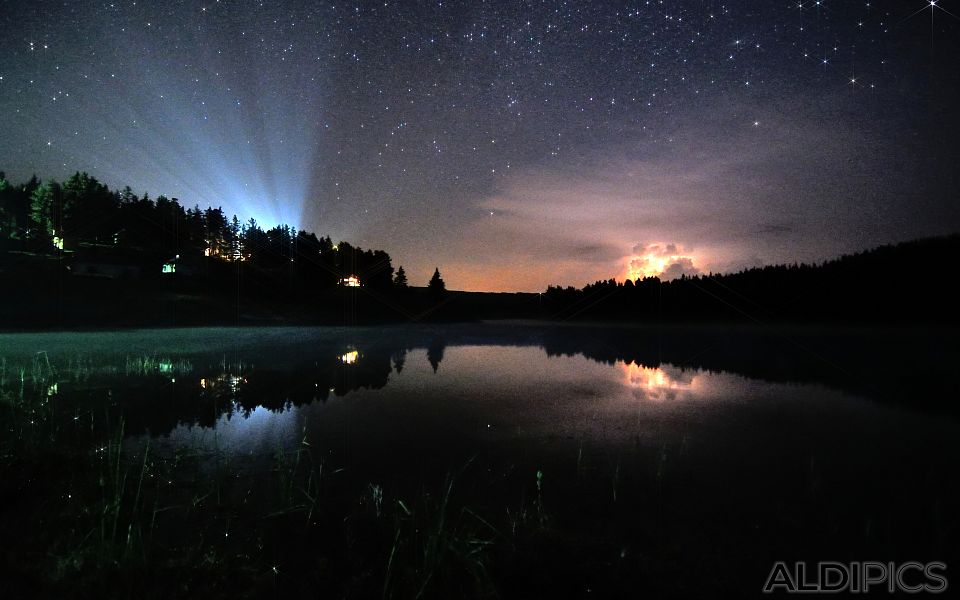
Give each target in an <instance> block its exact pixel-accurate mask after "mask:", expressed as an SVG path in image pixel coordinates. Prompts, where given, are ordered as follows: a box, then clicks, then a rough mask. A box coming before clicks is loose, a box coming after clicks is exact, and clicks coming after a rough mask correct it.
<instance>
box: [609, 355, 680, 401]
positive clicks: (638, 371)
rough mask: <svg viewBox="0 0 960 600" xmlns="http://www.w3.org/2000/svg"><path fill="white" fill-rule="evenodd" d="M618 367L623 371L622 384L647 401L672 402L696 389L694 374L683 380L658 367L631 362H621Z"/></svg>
mask: <svg viewBox="0 0 960 600" xmlns="http://www.w3.org/2000/svg"><path fill="white" fill-rule="evenodd" d="M618 366H619V367H620V369H621V370H622V371H623V374H624V384H625V385H626V386H627V387H629V388H631V389H634V390H637V391H639V392H642V395H643V397H644V398H645V399H647V400H653V401H656V402H662V401H664V400H673V399H675V398H676V397H677V395H678V394H680V393H683V392H692V391H694V390H695V389H696V388H697V387H698V377H697V375H694V374H690V375H689V378H688V379H686V380H683V379H680V378H677V377H675V376H671V374H670V373H668V372H667V371H665V370H664V369H662V368H659V367H646V366H644V365H641V364H637V363H633V362H631V363H625V362H621V363H619V365H618Z"/></svg>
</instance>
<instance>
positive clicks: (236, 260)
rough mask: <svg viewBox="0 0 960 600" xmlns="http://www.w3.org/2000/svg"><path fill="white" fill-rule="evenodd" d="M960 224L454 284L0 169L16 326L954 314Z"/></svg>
mask: <svg viewBox="0 0 960 600" xmlns="http://www.w3.org/2000/svg"><path fill="white" fill-rule="evenodd" d="M958 258H960V236H958V235H951V236H945V237H936V238H928V239H923V240H916V241H912V242H906V243H901V244H898V245H896V246H883V247H880V248H876V249H873V250H869V251H865V252H861V253H858V254H854V255H850V256H843V257H840V258H837V259H835V260H830V261H827V262H824V263H821V264H793V265H775V266H765V267H757V268H751V269H746V270H744V271H741V272H738V273H732V274H712V273H711V274H700V275H694V276H686V275H684V276H681V277H680V278H679V279H674V280H671V281H663V280H661V279H659V278H657V277H647V278H643V279H637V280H635V281H634V280H626V281H616V280H615V279H609V280H605V281H597V282H595V283H592V284H589V285H586V286H585V287H583V288H580V289H577V288H574V287H565V288H564V287H559V286H551V287H549V288H548V289H547V290H546V291H545V292H544V293H542V294H531V293H482V292H458V291H449V290H447V287H446V284H445V282H444V280H443V278H442V276H441V273H440V269H439V268H437V269H436V270H435V271H434V273H433V276H432V277H431V278H430V280H429V282H424V284H425V285H424V286H422V287H421V286H415V285H411V284H410V282H409V281H408V279H407V274H406V272H405V271H404V269H403V267H402V266H401V267H399V269H397V270H396V271H395V270H394V266H393V263H392V259H391V257H390V255H389V254H388V253H387V252H386V251H384V250H371V249H363V248H360V247H358V246H354V245H352V244H350V243H349V242H346V241H341V242H339V243H334V242H333V240H331V238H330V237H329V236H319V235H317V234H315V233H313V232H310V231H306V230H298V229H296V228H295V227H291V226H289V225H286V224H277V225H274V226H272V227H270V228H268V229H264V226H263V225H261V224H260V223H257V222H256V221H255V220H254V219H252V218H250V219H247V220H246V221H242V220H241V219H240V218H238V217H237V216H236V215H234V216H232V217H228V216H227V214H226V213H225V212H224V211H223V210H222V208H220V207H217V208H214V207H207V208H206V209H201V208H200V207H199V205H195V206H194V207H193V208H185V207H184V206H183V205H182V204H181V203H180V201H179V200H178V199H176V198H167V197H166V196H157V197H156V198H155V199H154V198H151V197H150V196H149V195H148V194H146V193H145V194H143V195H142V196H138V195H137V194H135V193H134V192H133V191H132V190H131V189H130V188H129V187H126V188H124V189H122V190H111V189H109V188H108V187H107V186H106V185H104V184H103V183H101V182H99V181H97V179H95V178H94V177H91V176H90V175H88V174H87V173H80V172H77V173H75V174H74V175H72V176H71V177H69V178H68V179H67V180H66V181H64V182H62V183H59V182H56V181H46V182H44V181H41V180H40V179H38V178H37V177H36V176H34V177H33V178H31V179H30V180H29V181H27V182H26V183H21V184H18V185H14V184H12V183H10V182H9V181H7V179H6V177H5V176H4V175H3V173H0V282H2V284H3V289H4V290H6V291H7V293H6V294H5V295H4V299H3V300H2V301H0V303H2V308H3V309H4V314H5V315H6V318H5V319H4V320H3V322H0V327H3V328H7V329H11V328H14V329H23V328H27V329H29V328H56V327H102V326H110V327H115V326H120V327H123V326H146V325H151V326H179V325H205V324H275V323H317V324H320V323H338V324H354V323H374V322H410V321H422V320H433V321H458V320H477V319H493V318H522V319H531V318H533V319H548V320H561V321H569V320H599V321H640V322H677V321H680V322H693V321H723V322H753V323H766V322H779V321H794V322H808V321H810V322H812V321H819V322H836V321H844V322H848V321H856V322H873V323H877V322H880V323H887V322H955V320H956V315H955V311H954V310H953V300H952V297H953V296H952V293H951V291H950V289H951V285H952V281H951V278H950V277H949V273H951V272H952V271H953V270H954V269H955V268H956V265H957V260H958Z"/></svg>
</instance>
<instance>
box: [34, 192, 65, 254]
mask: <svg viewBox="0 0 960 600" xmlns="http://www.w3.org/2000/svg"><path fill="white" fill-rule="evenodd" d="M55 186H56V183H53V182H51V183H48V184H45V185H41V186H39V187H38V188H37V189H35V190H34V191H33V194H31V196H30V232H31V236H32V237H33V238H34V239H37V240H43V241H48V240H50V238H51V237H52V236H53V221H54V195H55V192H56V191H59V189H58V188H56V189H55Z"/></svg>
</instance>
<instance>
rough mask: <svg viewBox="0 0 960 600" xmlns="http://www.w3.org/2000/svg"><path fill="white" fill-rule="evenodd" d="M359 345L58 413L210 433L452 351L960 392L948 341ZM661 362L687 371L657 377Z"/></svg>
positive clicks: (683, 378) (938, 397)
mask: <svg viewBox="0 0 960 600" xmlns="http://www.w3.org/2000/svg"><path fill="white" fill-rule="evenodd" d="M355 342H356V345H355V346H348V345H340V344H334V343H332V342H324V343H321V344H316V343H314V344H311V345H310V346H309V347H307V348H306V349H305V348H304V346H302V345H297V344H290V345H284V344H280V345H277V346H276V347H274V346H255V347H254V348H255V350H253V351H252V352H251V354H248V355H246V356H243V357H242V358H243V360H244V362H245V363H246V362H247V361H251V360H254V359H257V360H258V361H260V362H254V363H253V366H250V365H249V364H244V366H239V365H235V366H231V365H229V364H225V363H222V362H221V359H222V356H217V357H214V356H194V355H191V356H189V357H188V358H189V361H188V363H184V364H189V365H191V370H190V371H189V373H186V372H184V373H181V372H178V373H177V374H176V377H175V378H174V377H171V376H170V374H168V373H161V372H160V369H159V367H158V369H157V370H155V371H148V372H141V371H137V370H133V371H130V372H129V373H126V374H124V373H125V371H124V370H123V369H120V370H119V372H118V371H117V370H116V369H114V370H113V371H112V372H111V371H109V369H107V370H103V371H102V372H97V373H91V374H90V376H89V377H86V378H84V379H83V380H82V381H68V380H61V381H60V382H59V390H58V391H59V395H58V403H57V405H58V410H59V411H61V413H62V414H65V415H66V414H73V412H74V411H75V410H76V411H81V412H82V411H88V412H89V411H91V410H96V411H101V412H102V411H103V410H104V407H106V410H108V411H109V412H110V414H111V415H117V414H118V413H121V412H122V414H123V416H124V419H125V423H126V430H127V431H128V432H129V433H140V432H151V433H153V434H155V435H157V434H165V433H167V432H169V431H171V430H172V429H174V428H175V427H176V426H177V425H179V424H198V425H204V426H213V425H214V424H215V423H216V422H217V420H218V419H219V418H220V417H221V416H227V417H232V416H233V415H237V416H243V415H246V414H249V413H251V412H252V411H253V410H254V409H255V408H256V407H258V406H263V407H264V408H267V409H269V410H272V411H281V410H284V409H286V408H288V407H291V406H300V405H304V404H308V403H311V402H317V401H320V402H325V401H326V400H327V399H329V397H330V396H331V395H335V396H345V395H347V394H349V393H350V392H351V391H354V390H358V389H364V388H366V389H380V388H382V387H384V386H386V385H387V383H388V381H389V378H390V375H391V373H392V372H393V371H394V370H395V371H396V372H397V373H400V372H401V371H402V370H403V369H404V366H405V363H406V356H407V353H408V352H409V351H411V350H414V349H426V355H427V360H428V361H429V363H430V365H431V367H432V368H433V369H434V371H436V370H438V368H439V365H440V362H441V361H442V360H443V358H444V353H445V349H446V347H447V346H448V345H452V346H456V345H464V344H469V345H477V344H480V345H498V346H511V345H512V346H527V347H529V346H540V347H542V348H543V349H544V350H545V351H546V353H547V355H548V356H558V355H577V354H580V355H583V356H585V357H587V358H589V359H591V360H594V361H598V362H601V363H604V364H608V365H611V366H612V365H617V364H620V365H621V367H622V366H623V364H624V363H625V364H627V365H630V364H634V365H642V366H643V367H644V368H649V369H653V370H656V369H664V371H663V373H664V376H665V377H668V379H669V381H670V382H671V385H670V386H666V387H667V388H670V387H671V386H672V387H673V388H677V387H682V386H683V385H687V384H688V383H690V384H692V380H691V379H689V377H692V375H691V374H692V373H695V372H696V371H697V370H709V371H726V372H731V373H736V374H740V375H744V376H747V377H751V378H757V379H764V380H767V381H774V382H798V383H821V384H825V385H829V386H832V387H835V388H838V389H842V390H845V391H849V392H853V393H858V394H861V395H865V396H869V397H879V398H887V397H889V398H891V399H894V400H900V401H904V402H910V403H925V404H927V405H934V404H936V403H938V402H940V403H947V402H949V400H950V399H952V398H955V397H956V396H957V394H958V393H960V389H958V387H957V386H958V383H957V382H958V381H960V380H958V379H957V378H956V377H954V376H952V369H953V367H952V365H953V364H955V363H956V360H957V350H956V345H955V344H954V343H953V342H952V339H949V336H947V335H943V336H941V337H935V336H930V337H926V338H921V337H918V336H916V335H913V337H910V336H909V335H907V334H903V335H900V334H896V335H895V334H888V333H884V334H883V335H880V334H877V335H875V336H866V335H856V336H854V335H850V334H843V333H837V332H800V331H799V330H794V331H792V332H786V333H785V332H782V331H779V330H760V329H756V328H755V329H743V328H739V329H737V328H721V327H714V328H689V329H684V328H665V329H657V328H615V327H587V326H571V327H555V328H549V329H544V328H542V327H522V326H519V327H518V326H515V325H510V326H502V327H501V326H497V325H484V326H480V327H462V328H455V327H451V328H447V329H445V330H444V331H443V336H442V337H441V336H440V335H438V332H437V330H436V329H434V328H423V329H411V330H409V331H406V330H400V331H396V332H391V335H389V336H383V335H381V334H380V333H379V332H377V335H376V336H373V335H370V336H369V338H367V339H365V338H363V337H362V336H359V337H358V339H356V340H355ZM353 350H357V354H356V357H355V359H351V360H350V361H344V360H343V357H344V355H345V354H348V353H350V352H352V351H353ZM253 352H256V354H254V353H253ZM121 364H122V363H121ZM668 364H669V365H677V366H678V367H679V368H681V369H685V370H686V372H682V371H679V370H678V371H676V372H674V371H668V370H665V369H666V365H668ZM205 365H206V366H205ZM476 367H477V368H481V367H482V365H477V366H476ZM638 368H639V367H638ZM495 375H496V374H494V376H495ZM633 375H635V376H636V378H637V381H639V382H642V381H648V380H644V379H643V377H644V375H645V373H644V372H639V373H633ZM659 376H660V375H656V376H655V377H659ZM651 377H654V376H653V375H651ZM172 379H175V380H176V381H171V380H172ZM648 379H649V378H648ZM650 381H653V380H650ZM663 387H664V386H661V388H663ZM73 404H76V406H73ZM91 406H94V408H91ZM953 410H956V409H953Z"/></svg>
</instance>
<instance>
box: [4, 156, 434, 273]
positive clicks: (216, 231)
mask: <svg viewBox="0 0 960 600" xmlns="http://www.w3.org/2000/svg"><path fill="white" fill-rule="evenodd" d="M0 250H6V251H10V250H19V251H24V252H30V253H36V254H52V253H55V252H58V251H68V252H71V253H75V254H76V255H84V254H96V255H98V256H101V257H102V256H105V255H107V254H113V255H117V254H125V255H126V256H128V257H140V258H143V259H145V260H148V259H149V260H154V262H155V261H156V259H158V258H160V259H164V260H166V259H170V258H174V257H176V258H177V259H178V260H180V261H182V262H183V263H185V264H189V263H190V262H192V261H193V262H195V261H198V260H201V259H208V260H207V262H208V263H213V264H215V265H219V266H221V267H222V266H223V265H228V264H231V263H240V262H242V263H245V264H246V265H249V266H250V267H252V268H254V269H260V270H278V269H283V270H285V271H292V273H291V275H290V276H291V277H292V278H293V279H295V280H297V281H300V282H302V283H303V285H306V286H308V287H321V288H322V287H330V286H334V285H336V284H338V283H340V282H342V281H343V278H345V277H349V276H356V277H358V278H359V281H360V284H361V285H363V286H364V287H368V288H370V289H371V290H388V289H394V288H401V289H402V288H406V287H407V286H408V281H407V275H406V272H405V271H404V269H403V267H402V266H401V267H400V268H399V269H397V270H396V271H394V268H393V264H392V261H391V258H390V255H389V254H388V253H387V252H386V251H384V250H370V249H366V250H365V249H363V248H360V247H358V246H353V245H351V244H350V243H349V242H343V241H341V242H339V243H334V242H333V241H332V240H331V239H330V237H329V236H318V235H316V234H315V233H313V232H310V231H307V230H304V229H297V228H295V227H292V226H289V225H286V224H278V225H275V226H273V227H271V228H268V229H265V228H264V227H263V226H262V225H261V224H260V223H258V222H257V221H256V220H255V219H253V218H250V219H248V220H246V221H241V220H240V219H239V218H238V217H237V216H236V215H233V216H231V217H228V216H227V214H226V213H225V212H224V211H223V209H222V208H221V207H217V208H213V207H207V208H206V209H201V208H200V206H199V205H195V206H194V207H193V208H185V207H184V206H183V205H182V204H181V203H180V201H179V200H178V199H177V198H168V197H166V196H162V195H161V196H157V197H156V198H151V197H150V196H149V194H146V193H144V194H143V195H142V196H138V195H137V194H135V193H134V192H133V191H132V190H131V188H130V187H129V186H128V187H125V188H123V189H121V190H111V189H109V188H108V187H107V186H106V185H104V184H103V183H101V182H99V181H97V179H96V178H94V177H92V176H90V175H89V174H87V173H81V172H77V173H74V174H73V175H72V176H70V177H69V178H68V179H67V180H66V181H63V182H62V183H61V182H57V181H54V180H50V181H41V180H40V179H38V178H37V177H36V176H33V177H32V178H31V179H30V180H29V181H27V182H26V183H22V184H20V185H14V184H11V183H10V182H9V181H7V179H6V176H5V174H4V173H2V172H0ZM430 287H431V289H434V288H437V287H440V288H442V287H443V282H442V279H440V275H439V270H438V271H437V272H436V273H435V274H434V278H433V279H431V282H430Z"/></svg>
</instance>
